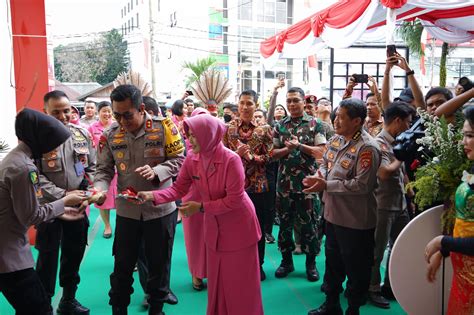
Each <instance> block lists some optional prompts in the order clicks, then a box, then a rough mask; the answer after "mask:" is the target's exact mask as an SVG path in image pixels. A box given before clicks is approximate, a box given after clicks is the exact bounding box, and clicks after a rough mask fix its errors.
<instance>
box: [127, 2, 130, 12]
mask: <svg viewBox="0 0 474 315" xmlns="http://www.w3.org/2000/svg"><path fill="white" fill-rule="evenodd" d="M127 7H128V11H127V12H130V3H127Z"/></svg>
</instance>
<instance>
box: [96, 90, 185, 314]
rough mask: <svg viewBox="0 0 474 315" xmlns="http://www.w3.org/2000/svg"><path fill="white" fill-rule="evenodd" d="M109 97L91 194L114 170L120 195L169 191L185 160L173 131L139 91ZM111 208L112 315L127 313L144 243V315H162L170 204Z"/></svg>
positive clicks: (173, 214) (172, 219) (172, 217)
mask: <svg viewBox="0 0 474 315" xmlns="http://www.w3.org/2000/svg"><path fill="white" fill-rule="evenodd" d="M110 98H111V101H112V109H113V113H114V117H115V119H116V121H117V122H116V123H114V124H112V126H111V127H110V128H109V129H108V130H106V131H105V132H104V134H103V135H102V137H101V139H100V141H99V149H98V151H99V152H98V165H97V173H96V177H95V183H94V185H95V187H96V189H97V190H99V191H103V192H104V191H106V190H107V189H108V186H109V183H110V181H111V180H112V178H113V176H114V172H115V171H114V168H115V167H116V168H117V172H118V191H119V192H121V191H123V190H125V189H126V188H128V187H131V188H133V189H135V190H136V191H142V190H147V191H148V190H156V189H160V188H166V187H169V186H171V184H172V178H173V177H175V176H176V175H178V171H179V168H180V166H181V165H182V163H183V161H184V154H183V151H184V146H183V144H182V140H181V136H180V135H179V132H178V129H177V128H176V126H175V125H174V124H173V123H172V121H171V120H170V119H169V118H164V117H151V116H149V115H148V113H146V111H145V105H144V104H143V100H142V95H141V93H140V90H138V88H136V87H135V86H133V85H120V86H118V87H117V88H115V89H114V90H113V91H112V94H111V95H110ZM102 195H103V194H102ZM101 201H102V200H101ZM101 201H99V202H101ZM116 205H117V221H116V228H115V240H114V246H113V255H114V257H115V264H114V271H113V273H112V274H111V275H110V284H111V289H110V292H109V296H110V301H109V304H110V305H112V312H113V314H114V315H118V314H127V307H128V305H129V304H130V294H131V293H132V292H133V288H132V283H133V277H132V274H133V269H134V267H135V263H136V262H137V256H138V250H139V246H141V243H142V242H144V245H145V256H146V260H147V266H148V271H149V276H148V283H147V289H146V292H147V293H148V295H149V296H148V303H149V305H150V308H149V314H153V315H156V314H163V313H162V308H163V303H164V302H165V299H166V296H167V295H168V293H169V280H170V262H171V252H172V247H173V240H174V233H175V226H176V219H177V211H176V206H175V204H174V203H173V202H172V203H166V204H162V205H159V206H155V205H154V204H153V203H152V202H146V203H144V204H141V205H140V204H137V203H134V202H133V200H126V199H117V202H116Z"/></svg>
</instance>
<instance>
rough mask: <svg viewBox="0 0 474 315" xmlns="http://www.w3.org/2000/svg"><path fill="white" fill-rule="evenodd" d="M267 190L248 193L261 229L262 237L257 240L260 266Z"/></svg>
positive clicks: (262, 254)
mask: <svg viewBox="0 0 474 315" xmlns="http://www.w3.org/2000/svg"><path fill="white" fill-rule="evenodd" d="M269 194H270V193H269V192H264V193H248V195H249V197H250V199H251V200H252V202H253V205H254V207H255V212H256V213H257V219H258V224H259V225H260V231H262V237H261V238H260V240H259V241H258V260H259V262H260V266H262V265H263V262H264V261H265V233H264V231H265V213H266V212H267V207H266V205H265V202H266V201H267V200H268V195H269Z"/></svg>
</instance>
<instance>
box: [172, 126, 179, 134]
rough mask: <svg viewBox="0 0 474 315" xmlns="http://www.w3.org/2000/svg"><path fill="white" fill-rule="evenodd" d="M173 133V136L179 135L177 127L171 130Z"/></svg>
mask: <svg viewBox="0 0 474 315" xmlns="http://www.w3.org/2000/svg"><path fill="white" fill-rule="evenodd" d="M171 133H172V134H173V136H176V135H177V134H178V129H177V128H176V127H173V128H171Z"/></svg>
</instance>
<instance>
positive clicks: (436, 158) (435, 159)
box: [433, 156, 439, 164]
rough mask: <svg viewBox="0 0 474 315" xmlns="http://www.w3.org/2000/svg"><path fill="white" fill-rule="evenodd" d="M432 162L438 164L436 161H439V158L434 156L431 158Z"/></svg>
mask: <svg viewBox="0 0 474 315" xmlns="http://www.w3.org/2000/svg"><path fill="white" fill-rule="evenodd" d="M433 163H434V164H438V163H439V158H438V157H437V156H435V157H434V158H433Z"/></svg>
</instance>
